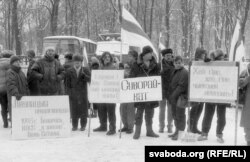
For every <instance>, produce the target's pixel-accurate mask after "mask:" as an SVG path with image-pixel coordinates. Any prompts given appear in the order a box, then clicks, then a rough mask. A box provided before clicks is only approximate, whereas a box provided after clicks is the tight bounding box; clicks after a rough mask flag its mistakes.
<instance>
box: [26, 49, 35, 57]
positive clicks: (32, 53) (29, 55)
mask: <svg viewBox="0 0 250 162" xmlns="http://www.w3.org/2000/svg"><path fill="white" fill-rule="evenodd" d="M27 56H28V57H30V58H34V57H35V56H36V54H35V51H34V50H28V51H27Z"/></svg>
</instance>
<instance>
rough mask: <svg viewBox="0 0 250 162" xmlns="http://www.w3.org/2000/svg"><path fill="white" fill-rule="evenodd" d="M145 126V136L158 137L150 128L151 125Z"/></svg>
mask: <svg viewBox="0 0 250 162" xmlns="http://www.w3.org/2000/svg"><path fill="white" fill-rule="evenodd" d="M146 128H147V133H146V136H148V137H156V138H157V137H159V135H158V134H155V133H154V131H153V129H152V125H146Z"/></svg>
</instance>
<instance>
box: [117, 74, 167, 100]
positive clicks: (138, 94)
mask: <svg viewBox="0 0 250 162" xmlns="http://www.w3.org/2000/svg"><path fill="white" fill-rule="evenodd" d="M160 100H162V85H161V77H160V76H155V77H139V78H128V79H123V80H122V81H121V102H122V103H126V102H147V101H160Z"/></svg>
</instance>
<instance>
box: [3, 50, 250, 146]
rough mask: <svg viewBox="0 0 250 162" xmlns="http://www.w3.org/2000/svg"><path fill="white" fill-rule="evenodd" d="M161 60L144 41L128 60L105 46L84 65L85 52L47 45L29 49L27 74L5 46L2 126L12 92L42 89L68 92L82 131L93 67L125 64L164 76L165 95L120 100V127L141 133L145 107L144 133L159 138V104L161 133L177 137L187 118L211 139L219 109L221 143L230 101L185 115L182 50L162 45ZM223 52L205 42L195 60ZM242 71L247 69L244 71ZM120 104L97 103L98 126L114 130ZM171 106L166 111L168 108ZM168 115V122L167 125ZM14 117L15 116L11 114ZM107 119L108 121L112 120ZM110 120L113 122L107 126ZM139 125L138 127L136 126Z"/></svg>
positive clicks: (129, 72) (131, 71)
mask: <svg viewBox="0 0 250 162" xmlns="http://www.w3.org/2000/svg"><path fill="white" fill-rule="evenodd" d="M161 55H162V60H161V62H160V63H157V61H156V59H155V57H154V52H153V49H152V48H151V47H150V46H145V47H144V48H143V49H142V52H141V53H140V54H138V53H137V52H136V51H129V53H128V61H127V62H126V63H124V64H123V63H119V64H117V62H118V61H119V60H117V58H115V57H113V56H112V55H111V54H110V53H109V52H104V53H103V54H102V56H101V57H100V59H98V58H97V57H92V58H91V60H90V63H89V67H83V66H82V62H83V56H81V55H78V54H73V53H67V54H65V63H64V64H63V65H61V64H60V62H59V61H58V60H57V59H56V57H55V56H56V55H55V50H54V49H52V48H49V49H47V50H46V51H45V54H44V57H43V58H40V59H38V60H35V52H34V51H33V50H29V51H27V56H28V60H29V66H28V71H27V77H26V75H25V74H24V73H23V71H22V69H21V66H20V58H19V57H17V56H15V55H14V54H13V53H12V52H10V51H9V52H3V53H2V54H1V55H0V78H1V80H0V103H1V108H2V111H1V114H2V119H3V124H4V125H3V127H4V128H8V127H9V123H8V113H9V114H10V115H9V116H10V117H11V102H10V101H11V97H12V96H14V97H15V98H16V99H17V100H21V99H22V96H29V95H31V96H44V95H69V99H70V115H71V123H72V131H76V130H78V123H79V120H80V130H81V131H84V130H85V128H86V124H87V117H88V116H89V115H90V114H88V109H89V108H90V103H89V102H88V98H87V96H88V95H87V93H88V92H87V86H88V85H87V84H88V83H90V82H91V71H92V70H118V69H123V70H124V78H134V77H149V76H161V78H162V100H161V101H150V102H136V103H122V104H120V116H121V120H122V123H123V128H121V129H120V130H118V131H119V132H120V131H121V132H126V133H127V134H132V133H134V135H133V139H139V138H140V135H141V126H142V123H143V114H144V112H145V124H146V136H148V137H153V138H157V137H159V135H158V134H157V133H155V132H154V131H153V117H154V110H155V108H157V107H159V133H164V131H165V128H167V132H168V133H172V134H170V135H169V137H170V138H171V139H172V140H178V138H179V136H178V135H179V132H180V131H184V130H185V129H186V126H187V124H188V128H189V131H191V132H192V133H198V134H200V136H199V137H198V139H197V140H198V141H202V140H207V139H208V134H209V131H210V128H211V124H212V119H213V116H214V113H215V110H216V112H217V128H216V136H217V139H218V142H219V143H223V142H224V139H223V130H224V128H225V125H226V109H227V107H229V106H230V105H228V104H226V103H224V104H221V103H220V104H217V103H201V102H200V103H195V104H192V108H191V111H190V117H189V119H186V114H185V108H181V107H179V106H178V104H177V101H178V98H179V97H180V96H187V94H188V80H189V79H188V78H189V73H188V70H187V69H186V68H185V67H184V61H183V58H182V57H181V56H178V55H176V54H174V53H173V50H172V49H170V48H168V49H164V50H162V51H161ZM224 59H225V54H224V53H223V51H222V50H219V49H218V50H215V51H213V52H212V53H211V54H210V55H208V52H207V51H206V50H204V49H202V48H197V49H196V51H195V61H204V62H210V61H222V60H224ZM249 70H250V65H249V66H248V69H246V70H245V71H244V74H245V75H244V77H241V80H240V83H241V84H240V87H247V95H246V98H247V99H249V96H250V88H248V87H249V86H248V85H249V84H250V83H249V82H250V76H249ZM242 75H243V74H242ZM247 99H246V102H245V105H244V109H243V112H244V113H243V115H242V118H241V125H242V126H243V127H244V130H245V133H246V141H247V144H248V145H249V144H250V123H249V119H248V116H249V113H250V111H249V107H250V106H249V105H250V103H249V102H250V100H247ZM115 108H116V104H115V103H93V114H91V115H93V116H94V117H96V116H97V114H98V118H99V122H100V126H99V127H98V128H95V129H94V130H93V131H94V132H99V131H102V132H107V133H106V134H107V135H113V134H115V133H116V113H115V112H116V110H115ZM166 109H167V115H165V114H166ZM203 109H204V117H203V120H202V128H201V130H199V129H198V127H197V125H198V121H199V119H200V116H201V113H202V111H203ZM165 116H167V126H165ZM10 120H11V119H10ZM108 122H109V125H108ZM108 126H109V127H108ZM134 127H135V128H134Z"/></svg>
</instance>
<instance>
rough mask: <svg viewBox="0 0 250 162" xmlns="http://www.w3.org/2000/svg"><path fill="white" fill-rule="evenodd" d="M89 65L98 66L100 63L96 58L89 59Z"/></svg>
mask: <svg viewBox="0 0 250 162" xmlns="http://www.w3.org/2000/svg"><path fill="white" fill-rule="evenodd" d="M90 60H91V64H100V62H99V60H98V58H96V57H94V56H93V57H91V59H90Z"/></svg>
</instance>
